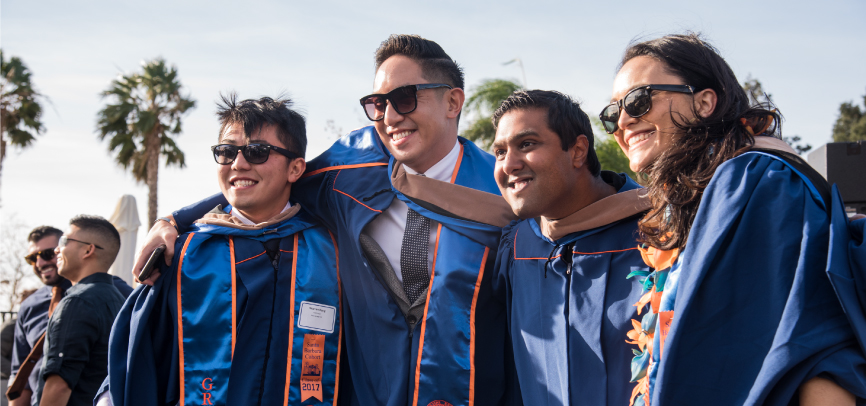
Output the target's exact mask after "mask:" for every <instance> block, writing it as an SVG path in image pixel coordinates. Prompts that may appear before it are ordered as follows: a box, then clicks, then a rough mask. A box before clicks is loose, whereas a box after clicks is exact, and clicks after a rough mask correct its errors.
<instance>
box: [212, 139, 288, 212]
mask: <svg viewBox="0 0 866 406" xmlns="http://www.w3.org/2000/svg"><path fill="white" fill-rule="evenodd" d="M219 142H220V144H231V145H247V144H250V143H257V144H269V145H273V146H275V147H280V148H286V146H285V145H283V143H282V142H280V140H279V138H278V137H277V131H276V128H275V127H273V126H268V125H266V126H263V127H262V128H260V129H259V130H258V131H256V132H254V133H253V134H252V136H251V137H250V138H249V139H247V138H246V135H245V134H244V129H243V125H242V124H237V123H231V124H228V125H226V128H225V131H224V132H223V135H222V137H220V141H219ZM298 167H300V168H298ZM304 167H305V164H304V159H303V158H297V159H294V160H289V158H287V157H285V156H283V155H281V154H279V153H277V152H274V151H271V152H270V155H269V156H268V160H267V161H265V162H264V163H261V164H251V163H249V162H247V160H246V158H244V156H243V153H241V152H238V155H237V157H235V160H234V162H232V163H231V164H229V165H217V178H218V180H219V184H220V189H221V190H222V192H223V196H225V197H226V200H228V202H229V204H231V205H232V207H234V208H235V209H237V210H238V211H240V212H241V214H243V215H244V216H245V217H247V218H248V219H250V220H251V221H253V222H256V223H260V222H264V221H266V220H268V219H271V218H273V217H275V216H276V215H278V214H280V212H282V210H283V208H284V207H285V206H286V203H287V202H288V201H289V197H290V195H291V188H292V183H294V182H295V181H297V180H298V178H299V177H300V175H301V174H303V172H304Z"/></svg>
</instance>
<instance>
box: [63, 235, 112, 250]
mask: <svg viewBox="0 0 866 406" xmlns="http://www.w3.org/2000/svg"><path fill="white" fill-rule="evenodd" d="M69 241H75V242H77V243H79V244H84V245H92V246H94V247H96V248H99V249H101V250H103V249H105V248H102V247H100V246H98V245H96V244H94V243H92V242H87V241H81V240H76V239H74V238H69V237H67V236H65V235H62V236H60V241H58V242H57V246H58V247H65V246H66V244H68V243H69Z"/></svg>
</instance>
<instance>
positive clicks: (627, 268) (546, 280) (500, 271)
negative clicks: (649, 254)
mask: <svg viewBox="0 0 866 406" xmlns="http://www.w3.org/2000/svg"><path fill="white" fill-rule="evenodd" d="M493 121H494V127H495V128H496V138H495V140H494V142H493V153H494V155H495V156H496V171H495V178H496V181H497V183H498V185H499V188H500V190H501V191H502V195H503V196H504V197H505V200H507V201H508V203H509V204H510V205H511V208H512V209H513V210H514V213H515V214H516V215H517V216H519V217H520V218H521V219H523V220H521V221H519V222H515V223H512V225H510V226H509V227H506V228H505V229H504V231H503V237H502V240H501V242H500V245H499V256H498V258H497V260H496V268H495V271H494V281H493V284H494V287H495V289H496V290H497V292H498V294H499V295H501V296H502V297H504V300H505V303H506V306H507V312H508V325H509V330H510V334H511V340H512V343H513V347H514V356H515V363H516V366H517V368H516V369H517V375H518V380H519V382H520V390H521V395H522V398H523V402H524V404H526V405H533V406H536V405H579V404H587V405H627V404H629V398H630V397H629V395H630V394H631V393H632V388H631V387H630V385H627V382H629V380H631V379H632V378H634V377H632V376H631V368H630V365H631V359H632V357H633V355H634V354H633V353H632V349H633V343H627V342H626V340H625V339H623V338H624V337H626V332H628V331H629V330H631V329H632V327H633V326H632V318H634V317H635V311H636V309H635V307H634V306H633V304H634V303H636V302H638V301H639V300H640V299H641V296H642V292H643V287H642V284H641V283H640V282H639V281H637V280H636V279H631V280H630V279H627V278H628V277H630V276H631V274H632V273H636V274H638V275H643V276H646V275H648V274H649V268H647V267H646V265H645V264H644V262H643V259H642V258H641V254H640V252H639V251H638V250H637V242H636V240H635V237H636V235H637V234H636V233H637V221H638V219H639V218H640V215H641V213H642V212H643V211H645V210H646V209H647V208H648V207H649V206H648V203H649V202H648V201H647V199H641V198H640V197H639V193H640V190H641V189H640V186H638V185H637V184H636V183H635V182H634V181H633V180H631V179H630V178H629V177H628V176H627V175H625V174H616V173H613V172H609V171H602V170H601V166H600V165H599V162H598V158H597V157H596V155H595V151H594V149H593V141H594V140H593V134H592V126H591V124H590V122H589V118H588V117H587V115H586V113H584V112H583V111H582V110H581V109H580V106H579V105H578V104H577V103H576V102H574V101H573V100H572V99H571V98H570V97H568V96H566V95H564V94H562V93H558V92H552V91H541V90H529V91H518V92H515V93H514V94H512V95H511V96H510V97H508V99H506V100H505V101H504V102H503V103H502V105H501V106H500V107H499V108H498V109H497V110H496V112H495V113H494V114H493ZM631 338H632V339H633V340H635V341H637V340H638V339H639V337H637V336H635V337H631ZM644 340H646V339H645V338H644ZM634 348H635V349H636V348H637V347H634ZM637 378H639V377H637Z"/></svg>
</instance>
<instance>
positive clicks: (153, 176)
mask: <svg viewBox="0 0 866 406" xmlns="http://www.w3.org/2000/svg"><path fill="white" fill-rule="evenodd" d="M159 133H160V131H159V125H157V126H156V127H155V128H154V129H153V131H152V132H151V133H150V134H148V135H147V142H146V143H145V151H146V152H145V153H146V154H147V180H146V181H145V183H147V221H148V227H149V226H150V225H151V224H153V223H154V222H155V221H156V209H157V206H156V203H157V188H156V186H157V183H158V182H157V180H158V171H159V144H160V142H159V141H160V140H159Z"/></svg>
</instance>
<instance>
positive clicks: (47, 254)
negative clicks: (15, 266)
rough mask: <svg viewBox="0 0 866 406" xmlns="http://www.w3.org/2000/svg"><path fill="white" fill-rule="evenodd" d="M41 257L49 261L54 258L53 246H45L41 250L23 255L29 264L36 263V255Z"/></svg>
mask: <svg viewBox="0 0 866 406" xmlns="http://www.w3.org/2000/svg"><path fill="white" fill-rule="evenodd" d="M37 256H38V257H39V258H42V260H43V261H51V260H52V259H54V248H46V249H44V250H42V251H36V252H34V253H32V254H30V255H27V256H25V257H24V260H25V261H27V264H29V265H36V257H37Z"/></svg>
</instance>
